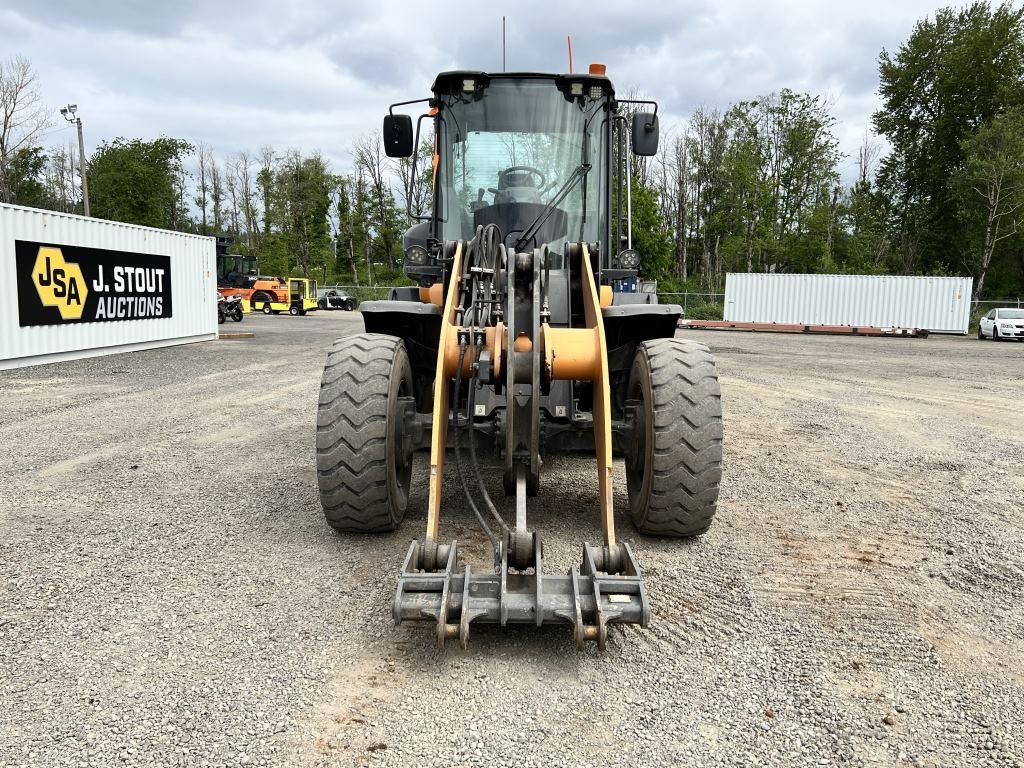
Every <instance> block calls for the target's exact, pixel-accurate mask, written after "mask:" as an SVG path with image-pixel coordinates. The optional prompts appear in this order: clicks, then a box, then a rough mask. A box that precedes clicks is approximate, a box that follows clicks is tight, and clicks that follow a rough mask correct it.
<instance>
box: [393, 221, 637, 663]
mask: <svg viewBox="0 0 1024 768" xmlns="http://www.w3.org/2000/svg"><path fill="white" fill-rule="evenodd" d="M568 251H569V253H568V256H569V259H568V261H569V263H570V264H573V265H575V266H576V268H577V269H578V270H579V272H580V276H579V277H580V279H579V280H578V281H576V285H577V286H578V287H579V290H580V292H581V294H582V295H581V296H580V299H581V303H582V306H583V310H584V311H583V316H584V324H583V326H582V327H568V328H553V327H552V326H551V325H550V324H549V323H548V322H546V321H545V322H541V320H542V318H541V315H542V314H545V310H544V308H545V307H546V306H547V302H546V301H545V298H546V297H545V296H544V295H543V286H544V284H543V280H542V278H543V274H544V271H545V269H544V268H545V266H546V263H547V260H548V253H547V249H546V248H543V249H541V248H538V249H534V250H533V251H532V252H527V253H518V254H515V256H514V257H513V258H512V259H511V261H512V264H511V265H510V264H508V261H509V260H510V259H509V253H508V252H507V251H506V249H505V248H504V246H503V245H501V246H499V245H498V244H497V240H496V239H491V241H490V242H489V243H487V242H486V233H485V232H484V231H483V228H480V230H478V234H477V237H476V238H474V240H473V241H471V242H469V243H459V244H458V245H457V246H456V247H455V250H454V256H453V259H452V269H451V273H450V278H449V283H448V290H447V291H446V295H445V301H444V307H443V309H442V311H441V332H440V342H439V347H438V356H437V369H436V370H437V372H436V378H435V392H434V395H435V396H434V409H433V426H432V436H431V452H430V457H431V458H430V475H429V490H428V508H427V524H426V532H425V535H424V537H423V539H421V540H417V541H414V542H412V544H411V545H410V547H409V551H408V553H407V555H406V558H405V561H404V563H403V564H402V570H401V573H400V575H399V580H398V586H397V590H396V593H395V599H394V603H393V615H394V619H395V622H396V624H399V623H401V622H403V621H409V620H413V621H416V620H418V621H432V622H434V623H435V624H436V639H437V643H438V645H439V646H443V645H444V643H445V641H446V640H448V639H454V638H457V639H458V640H459V643H460V644H461V645H462V646H463V647H465V645H466V642H467V641H468V639H469V631H470V625H471V623H472V622H474V621H477V622H493V623H498V624H501V625H506V624H508V623H531V624H536V625H537V626H540V625H541V624H545V623H561V624H569V625H571V626H572V628H573V634H574V637H575V639H576V642H577V645H579V646H580V647H582V645H583V643H584V641H587V640H593V641H596V642H597V644H598V646H599V647H600V648H603V647H604V645H605V642H606V640H607V632H608V630H607V627H608V624H609V623H613V622H622V623H635V624H640V625H642V626H643V625H646V624H647V622H648V620H649V618H650V606H649V603H648V600H647V593H646V590H645V588H644V584H643V580H642V577H641V574H640V569H639V567H638V565H637V563H636V559H635V558H634V556H633V552H632V550H631V549H630V547H629V545H628V544H626V543H624V542H618V541H617V540H616V536H615V520H614V512H613V508H612V480H611V471H612V467H611V460H612V456H611V449H612V440H611V394H610V387H609V379H608V373H609V372H608V356H607V345H606V342H605V335H604V326H603V322H602V318H601V298H600V291H599V288H598V284H597V279H596V277H595V274H594V267H593V261H592V259H591V254H590V247H589V246H588V245H587V244H586V243H581V244H577V245H572V246H570V247H569V248H568ZM488 252H489V253H488ZM502 276H504V280H505V281H506V282H505V284H504V285H503V286H502V285H500V284H499V285H498V286H496V287H495V286H494V281H495V278H497V280H498V282H499V283H500V281H501V279H502ZM469 294H472V295H473V296H476V297H478V298H477V301H479V302H480V303H479V304H478V305H477V306H481V307H482V306H484V305H489V306H491V307H494V306H496V305H497V306H500V305H501V304H502V303H503V304H504V308H503V311H501V312H494V313H490V314H489V316H488V318H487V319H488V322H490V323H491V324H490V325H486V326H485V325H483V324H481V325H476V324H475V323H476V322H477V321H479V320H481V319H482V316H483V313H476V312H474V311H473V310H474V306H471V305H468V303H467V302H466V301H465V299H466V298H467V297H468V295H469ZM492 295H493V296H494V297H496V299H492V298H491V296H492ZM480 297H482V298H480ZM548 314H549V313H548ZM498 318H503V319H504V320H506V321H507V325H506V324H505V323H504V322H502V320H501V319H498ZM547 319H549V318H545V320H547ZM460 322H466V323H467V324H466V325H461V324H460ZM470 345H472V346H473V347H474V350H473V355H472V357H470V358H467V357H466V354H465V353H466V349H467V347H468V346H470ZM481 358H483V359H484V360H485V361H488V362H489V363H490V365H489V366H488V370H487V371H485V372H484V376H490V377H494V379H495V380H500V379H501V375H502V374H504V377H503V384H504V390H505V393H506V400H507V404H508V405H507V409H506V421H505V425H504V426H505V431H506V452H505V483H506V486H508V485H511V486H512V487H513V488H514V495H515V509H516V519H515V523H514V527H512V528H511V529H510V530H509V532H508V533H507V534H506V535H505V536H504V537H503V538H502V539H500V540H498V541H497V545H496V546H495V548H494V553H493V554H494V564H495V567H494V569H492V570H491V572H488V573H473V572H472V570H471V568H470V566H469V565H465V566H464V567H462V568H461V569H460V568H459V566H458V543H457V542H456V541H452V542H451V543H449V544H446V545H445V544H440V543H439V535H440V520H441V498H442V494H441V490H442V482H443V478H444V459H445V446H446V440H447V432H448V426H449V423H451V424H452V426H453V429H455V430H458V429H459V424H458V418H457V417H456V418H454V419H453V418H451V413H450V408H449V403H450V402H452V401H451V399H450V392H449V390H450V384H451V380H452V379H453V378H455V379H456V380H460V379H461V377H462V374H463V373H464V372H465V373H466V374H468V377H469V386H470V387H474V386H476V384H477V380H478V379H479V378H480V375H481V370H480V365H479V362H480V360H481ZM471 360H473V361H474V362H470V361H471ZM460 363H461V367H460ZM542 379H543V380H544V381H545V382H547V383H548V384H549V383H550V381H553V380H559V379H562V380H573V381H589V382H591V384H592V386H593V389H594V397H593V414H594V417H593V429H594V445H595V449H596V454H595V458H596V464H597V479H598V488H599V498H600V519H601V528H602V534H603V538H604V542H603V545H602V546H599V547H598V546H592V545H590V544H588V543H584V545H583V556H582V561H581V563H580V565H579V566H577V567H573V568H572V569H571V570H570V571H569V573H568V574H566V575H564V576H563V575H551V574H548V573H546V571H545V569H544V562H543V545H542V543H541V541H540V538H539V536H537V534H536V533H534V532H533V531H531V530H530V529H529V528H528V526H527V516H526V507H527V496H528V495H533V494H535V493H536V491H537V486H538V485H539V481H540V477H539V473H540V460H539V446H538V444H537V443H538V437H539V427H538V425H539V413H540V402H541V394H542V391H543V389H544V385H543V384H542ZM455 405H456V407H458V402H455ZM472 418H473V414H472V413H470V414H468V416H467V419H468V420H472ZM473 439H474V437H473V436H472V435H471V436H470V440H473ZM481 491H483V493H484V495H486V490H484V489H483V487H482V486H481ZM530 491H532V493H530ZM468 495H469V494H468V492H467V496H468ZM469 502H470V504H471V505H473V500H472V499H469ZM487 503H488V504H489V503H490V502H489V500H487ZM474 509H475V505H474Z"/></svg>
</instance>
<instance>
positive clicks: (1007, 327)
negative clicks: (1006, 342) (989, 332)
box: [999, 323, 1013, 330]
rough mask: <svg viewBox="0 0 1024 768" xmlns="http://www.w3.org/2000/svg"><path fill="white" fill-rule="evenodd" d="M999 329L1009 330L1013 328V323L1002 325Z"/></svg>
mask: <svg viewBox="0 0 1024 768" xmlns="http://www.w3.org/2000/svg"><path fill="white" fill-rule="evenodd" d="M999 327H1000V328H1006V329H1007V330H1009V329H1011V328H1013V323H1000V324H999Z"/></svg>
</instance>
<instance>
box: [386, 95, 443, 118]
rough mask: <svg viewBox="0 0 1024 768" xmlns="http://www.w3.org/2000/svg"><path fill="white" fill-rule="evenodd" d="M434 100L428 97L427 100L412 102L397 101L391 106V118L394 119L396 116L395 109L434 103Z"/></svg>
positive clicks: (389, 111)
mask: <svg viewBox="0 0 1024 768" xmlns="http://www.w3.org/2000/svg"><path fill="white" fill-rule="evenodd" d="M433 100H434V99H433V98H432V97H427V98H425V99H413V100H412V101H396V102H395V103H394V104H392V105H390V106H389V107H388V114H389V115H391V117H394V116H395V112H394V109H395V107H404V106H406V105H407V104H423V103H424V102H427V101H433ZM431 106H433V104H431Z"/></svg>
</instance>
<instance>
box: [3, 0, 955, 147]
mask: <svg viewBox="0 0 1024 768" xmlns="http://www.w3.org/2000/svg"><path fill="white" fill-rule="evenodd" d="M938 5H939V4H938V3H937V2H935V0H905V1H904V2H900V3H893V2H891V1H890V0H863V2H860V3H858V4H855V5H854V4H840V3H825V2H818V1H817V0H788V1H786V0H775V1H773V2H762V3H738V2H717V3H716V2H711V0H676V1H671V0H670V1H668V2H660V3H658V2H654V3H647V4H644V5H639V4H632V3H622V2H612V1H611V0H595V1H592V2H587V3H581V2H569V3H565V2H563V3H553V2H550V0H548V2H541V1H539V0H528V1H527V2H520V3H517V4H516V6H515V7H514V9H513V8H511V7H510V8H508V9H505V10H504V12H505V13H506V15H507V16H508V65H509V68H510V69H515V70H534V71H536V70H540V71H565V70H566V69H567V67H568V57H567V51H566V40H565V38H566V35H567V34H571V35H572V38H573V47H574V53H575V60H576V67H577V68H578V69H582V68H584V67H585V66H586V65H587V64H588V63H589V62H591V61H601V62H603V63H605V64H607V65H608V71H609V75H610V76H611V77H612V79H613V81H614V82H615V83H616V85H617V87H618V88H619V90H620V91H622V90H624V89H626V88H631V87H632V88H637V89H639V90H641V91H642V92H643V93H645V94H646V95H648V96H650V97H654V98H657V99H658V100H659V102H660V104H661V109H662V111H663V113H664V114H665V117H666V121H671V120H673V119H675V120H678V119H682V118H684V117H685V116H686V115H688V114H689V113H690V112H691V111H692V110H693V109H694V108H695V107H697V106H700V105H708V106H712V107H719V108H725V107H726V106H728V104H729V103H731V102H734V101H737V100H739V99H744V98H751V97H754V96H757V95H759V94H764V93H767V92H770V91H774V90H778V89H780V88H783V87H788V88H793V89H797V90H805V91H809V92H812V93H820V94H822V95H824V96H826V97H828V98H829V99H830V100H831V101H832V103H833V104H834V112H835V114H836V117H837V118H838V119H839V120H840V126H839V127H838V129H837V131H838V134H839V136H840V139H841V142H842V146H843V149H844V151H846V152H847V153H851V154H852V153H854V152H855V151H856V146H857V144H858V143H859V141H860V139H861V137H862V136H863V131H864V129H865V128H866V127H867V126H868V125H869V124H870V114H871V112H872V111H873V110H874V109H875V108H876V104H877V99H876V97H875V90H876V88H877V57H878V53H879V52H880V51H881V50H882V48H883V47H887V48H890V49H891V48H894V47H896V46H897V45H898V44H899V42H900V41H901V40H903V39H905V38H906V37H907V35H908V34H909V33H910V30H911V28H912V26H913V23H914V21H915V20H916V19H917V18H919V17H921V16H924V15H926V14H929V13H932V12H933V11H934V9H935V8H936V7H938ZM501 13H502V9H501V8H500V7H498V6H492V8H491V9H489V10H488V11H487V12H484V13H481V12H480V10H479V7H478V6H477V7H474V5H472V4H469V3H465V4H460V3H456V2H452V1H451V0H440V1H439V2H435V3H433V4H431V5H430V6H429V7H427V6H423V5H422V4H420V3H411V2H381V3H378V4H369V3H363V2H360V3H354V2H343V3H337V2H328V1H327V0H300V1H298V2H290V3H287V4H282V3H280V2H279V0H274V1H272V0H255V1H254V2H241V0H226V2H207V1H205V0H175V1H174V2H146V3H137V2H128V0H93V1H92V2H90V3H81V2H75V1H73V0H43V1H42V2H36V3H33V4H32V5H28V4H26V3H24V2H21V0H19V1H18V2H17V3H11V2H10V0H0V50H4V51H9V52H11V53H21V54H24V55H26V56H28V57H29V58H30V59H32V61H33V62H34V64H35V66H36V68H37V69H38V71H39V74H40V79H41V82H42V84H43V87H44V96H45V97H46V98H47V99H48V100H49V101H50V102H51V103H52V104H53V105H54V108H55V110H56V108H57V107H58V106H60V105H61V104H63V103H66V102H68V101H76V102H77V103H78V104H79V105H80V112H81V114H82V116H83V119H84V121H85V124H86V136H87V140H88V143H89V145H90V146H95V145H96V144H98V143H99V142H100V141H102V140H108V139H111V138H114V137H115V136H119V135H123V136H143V137H152V136H157V135H160V134H166V135H172V136H179V137H182V138H186V139H190V140H193V141H198V140H203V141H208V142H209V143H211V144H212V145H213V146H214V148H215V149H216V150H217V151H218V152H221V153H228V152H232V151H235V150H237V149H254V148H257V147H259V146H260V145H261V144H264V143H270V144H274V145H276V146H281V147H298V148H301V149H306V150H311V149H319V150H321V151H322V152H323V153H324V154H325V155H327V156H328V157H330V158H331V159H332V160H333V162H334V163H335V164H336V165H338V166H342V165H345V164H347V163H348V162H349V158H348V157H346V156H345V149H344V147H345V146H346V145H347V143H348V141H349V139H350V138H351V137H352V136H354V135H356V134H359V133H362V132H365V131H367V130H376V129H377V127H378V125H379V120H380V115H381V114H383V112H384V110H385V109H386V108H387V105H388V103H390V102H392V101H399V100H404V99H412V98H418V97H420V96H424V95H426V92H427V88H428V87H429V85H430V82H431V81H432V79H433V76H434V75H435V74H436V73H437V72H438V71H441V70H445V69H454V68H467V69H492V70H494V69H498V68H500V65H501V26H500V24H501ZM55 116H56V115H55ZM55 127H57V128H59V127H60V126H59V125H58V126H55ZM66 134H67V132H66V131H63V132H61V131H58V132H57V133H55V134H52V135H51V136H50V137H48V140H52V141H57V142H63V141H64V140H65V138H66Z"/></svg>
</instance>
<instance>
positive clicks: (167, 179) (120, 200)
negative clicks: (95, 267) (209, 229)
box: [89, 137, 193, 229]
mask: <svg viewBox="0 0 1024 768" xmlns="http://www.w3.org/2000/svg"><path fill="white" fill-rule="evenodd" d="M192 151H193V147H192V145H191V144H189V143H188V142H186V141H182V140H180V139H171V138H167V137H163V138H159V139H156V140H154V141H142V140H140V139H132V140H130V141H129V140H127V139H120V138H119V139H114V141H112V142H110V143H107V142H103V143H102V144H100V146H99V147H98V148H97V150H96V152H95V153H94V154H93V156H92V159H91V160H90V162H89V192H90V195H91V196H92V213H93V215H94V216H96V217H97V218H101V219H112V220H114V221H125V222H129V223H131V224H142V225H144V226H148V227H161V228H164V229H185V228H188V226H189V220H188V212H187V210H186V209H185V207H184V206H183V197H184V189H185V183H186V179H185V170H184V158H185V157H186V156H187V155H189V154H191V152H192Z"/></svg>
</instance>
